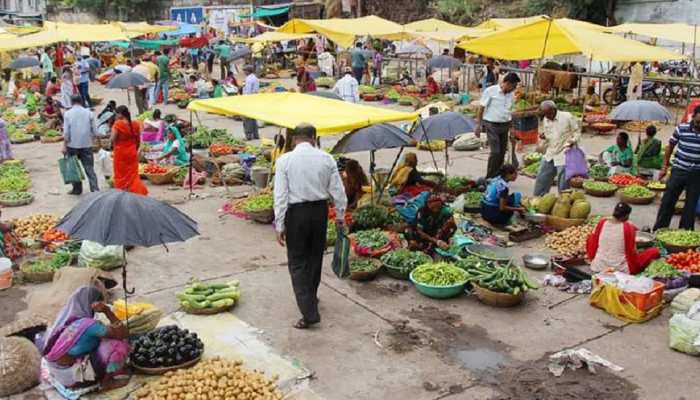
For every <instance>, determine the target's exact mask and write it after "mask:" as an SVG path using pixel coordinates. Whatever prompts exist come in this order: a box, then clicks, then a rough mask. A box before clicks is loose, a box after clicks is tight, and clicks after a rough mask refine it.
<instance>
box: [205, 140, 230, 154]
mask: <svg viewBox="0 0 700 400" xmlns="http://www.w3.org/2000/svg"><path fill="white" fill-rule="evenodd" d="M209 152H210V153H211V154H212V155H213V156H223V155H227V154H231V153H233V146H231V145H230V144H226V143H214V144H212V145H211V146H209Z"/></svg>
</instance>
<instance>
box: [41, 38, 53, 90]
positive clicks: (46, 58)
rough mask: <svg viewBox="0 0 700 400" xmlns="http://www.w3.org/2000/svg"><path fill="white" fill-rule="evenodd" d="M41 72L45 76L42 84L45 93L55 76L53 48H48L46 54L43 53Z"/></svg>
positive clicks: (45, 50)
mask: <svg viewBox="0 0 700 400" xmlns="http://www.w3.org/2000/svg"><path fill="white" fill-rule="evenodd" d="M40 62H41V72H42V73H43V75H44V80H43V81H42V82H41V89H42V90H41V92H42V93H45V91H46V86H48V85H49V81H50V80H51V77H53V76H54V69H53V61H52V60H51V48H50V47H47V48H46V49H44V52H43V53H41V59H40Z"/></svg>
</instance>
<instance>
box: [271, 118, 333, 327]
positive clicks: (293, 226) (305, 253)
mask: <svg viewBox="0 0 700 400" xmlns="http://www.w3.org/2000/svg"><path fill="white" fill-rule="evenodd" d="M292 140H293V144H294V150H292V151H291V152H289V153H286V154H284V155H283V156H281V157H280V158H279V159H278V160H277V163H276V164H275V172H276V173H275V192H274V197H275V229H276V230H277V241H278V242H279V243H280V245H282V246H285V245H286V246H287V262H288V265H289V274H290V275H291V277H292V286H293V287H294V295H295V297H296V301H297V306H298V307H299V311H301V315H302V318H301V319H300V320H299V321H297V323H296V324H294V327H295V328H297V329H306V328H309V327H310V326H311V325H314V324H317V323H319V322H321V315H320V314H319V312H318V286H319V284H320V283H321V268H322V266H323V251H324V250H325V247H326V228H327V226H328V201H329V200H332V201H333V204H334V206H335V209H336V212H337V213H336V215H337V217H336V226H337V227H338V229H343V221H344V216H345V208H346V207H347V196H346V195H345V189H344V188H343V181H342V180H341V178H340V174H339V173H338V167H337V165H336V162H335V160H334V159H333V157H331V156H330V155H329V154H327V153H326V152H324V151H321V150H319V149H317V148H315V147H314V143H316V128H314V127H313V126H311V125H309V124H299V125H298V126H297V127H296V128H295V129H294V132H293V134H292Z"/></svg>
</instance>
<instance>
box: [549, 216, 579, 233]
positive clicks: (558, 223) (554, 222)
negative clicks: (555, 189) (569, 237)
mask: <svg viewBox="0 0 700 400" xmlns="http://www.w3.org/2000/svg"><path fill="white" fill-rule="evenodd" d="M584 222H586V220H585V219H581V218H561V217H555V216H554V215H547V221H546V222H545V224H546V225H547V226H550V227H552V228H554V229H556V230H558V231H563V230H564V229H566V228H570V227H572V226H579V225H583V224H584Z"/></svg>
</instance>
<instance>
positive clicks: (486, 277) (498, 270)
mask: <svg viewBox="0 0 700 400" xmlns="http://www.w3.org/2000/svg"><path fill="white" fill-rule="evenodd" d="M457 266H458V267H459V268H461V269H463V270H464V271H466V272H467V277H468V282H470V283H475V284H477V285H479V286H480V287H482V288H484V289H488V290H491V291H494V292H499V293H508V294H512V295H518V294H520V293H522V292H527V291H528V290H530V289H537V288H539V285H537V283H535V282H534V281H533V280H531V279H530V278H529V277H528V276H527V274H526V273H525V271H523V270H522V268H520V267H517V266H515V265H513V264H512V263H508V264H506V265H501V264H499V263H496V262H489V261H484V260H481V259H479V258H478V257H474V256H470V257H466V258H464V259H462V260H460V261H459V262H458V263H457Z"/></svg>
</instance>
